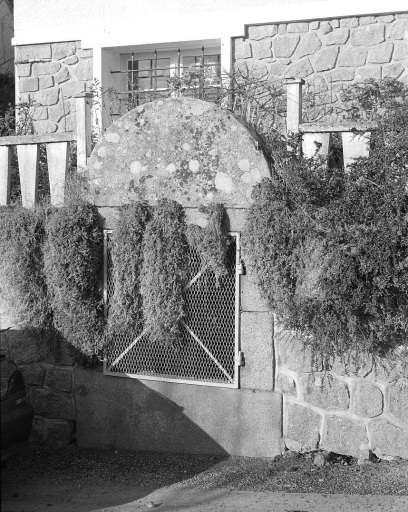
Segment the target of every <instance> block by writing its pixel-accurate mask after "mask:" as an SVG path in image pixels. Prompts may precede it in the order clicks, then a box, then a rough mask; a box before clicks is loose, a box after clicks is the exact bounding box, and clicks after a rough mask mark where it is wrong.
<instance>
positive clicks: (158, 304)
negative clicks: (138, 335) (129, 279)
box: [140, 199, 188, 346]
mask: <svg viewBox="0 0 408 512" xmlns="http://www.w3.org/2000/svg"><path fill="white" fill-rule="evenodd" d="M186 229H187V226H186V221H185V212H184V209H183V207H182V206H181V205H180V204H179V203H177V202H175V201H172V200H167V199H161V200H159V201H158V203H157V205H156V207H155V208H154V214H153V218H152V220H151V221H150V222H149V223H148V224H147V226H146V231H145V234H144V238H143V267H142V272H141V281H140V291H141V295H142V298H143V321H144V326H145V328H146V329H147V331H148V336H149V338H150V340H151V341H152V343H160V344H165V345H168V346H175V345H176V344H177V342H178V341H179V340H180V325H179V321H180V320H181V318H182V317H183V315H184V296H183V288H184V286H185V283H186V279H187V250H188V246H187V237H186Z"/></svg>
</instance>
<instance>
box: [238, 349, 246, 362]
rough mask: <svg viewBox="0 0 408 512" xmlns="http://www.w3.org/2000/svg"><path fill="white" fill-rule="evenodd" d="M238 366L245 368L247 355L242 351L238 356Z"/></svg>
mask: <svg viewBox="0 0 408 512" xmlns="http://www.w3.org/2000/svg"><path fill="white" fill-rule="evenodd" d="M237 363H238V366H245V354H244V353H243V352H242V351H241V350H240V351H239V352H238V356H237Z"/></svg>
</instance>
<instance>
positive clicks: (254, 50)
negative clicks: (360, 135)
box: [233, 13, 408, 95]
mask: <svg viewBox="0 0 408 512" xmlns="http://www.w3.org/2000/svg"><path fill="white" fill-rule="evenodd" d="M233 48H234V49H233V56H234V66H235V68H236V69H237V68H239V69H241V70H242V71H243V72H244V73H247V72H248V71H250V72H251V73H253V74H254V75H255V76H257V77H268V79H271V80H276V81H280V80H283V79H285V78H303V79H305V81H306V82H307V83H309V84H313V85H314V86H317V87H318V88H319V90H322V91H324V90H331V91H333V92H334V95H336V92H338V90H339V88H341V87H342V86H344V85H347V84H351V83H355V82H363V81H365V80H367V79H370V78H374V79H381V78H387V77H392V78H397V79H398V80H401V81H403V82H404V83H406V84H408V14H406V13H405V14H389V15H386V16H361V17H352V18H351V17H349V18H341V19H337V18H336V19H327V20H321V21H318V20H316V21H309V22H307V21H305V22H301V23H279V24H265V25H250V26H247V29H246V37H245V38H237V39H235V40H234V47H233Z"/></svg>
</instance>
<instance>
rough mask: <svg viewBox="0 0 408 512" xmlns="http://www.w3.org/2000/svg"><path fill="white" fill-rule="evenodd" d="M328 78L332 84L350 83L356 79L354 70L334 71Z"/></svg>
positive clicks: (342, 69)
mask: <svg viewBox="0 0 408 512" xmlns="http://www.w3.org/2000/svg"><path fill="white" fill-rule="evenodd" d="M327 76H328V78H329V80H330V81H331V82H349V81H351V80H353V79H354V69H348V68H338V69H333V71H331V72H330V74H328V75H327Z"/></svg>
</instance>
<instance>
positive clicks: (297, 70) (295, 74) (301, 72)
mask: <svg viewBox="0 0 408 512" xmlns="http://www.w3.org/2000/svg"><path fill="white" fill-rule="evenodd" d="M311 74H313V68H312V65H311V64H310V60H309V58H308V57H306V58H304V59H302V60H300V61H299V62H296V63H295V64H293V65H292V66H290V68H289V69H288V71H287V72H286V74H285V77H286V78H306V77H308V76H309V75H311Z"/></svg>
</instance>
